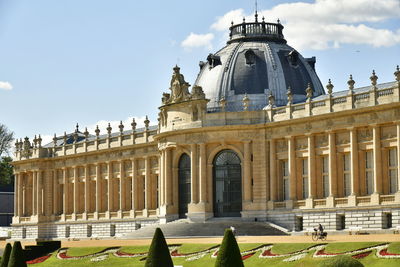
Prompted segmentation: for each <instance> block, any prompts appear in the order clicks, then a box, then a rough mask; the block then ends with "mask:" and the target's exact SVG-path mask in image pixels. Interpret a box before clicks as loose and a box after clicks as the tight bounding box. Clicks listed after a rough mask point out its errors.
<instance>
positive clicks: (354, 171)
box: [350, 128, 359, 196]
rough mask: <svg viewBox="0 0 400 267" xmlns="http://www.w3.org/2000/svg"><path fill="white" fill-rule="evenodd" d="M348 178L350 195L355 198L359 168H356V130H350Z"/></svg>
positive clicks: (357, 190) (357, 188)
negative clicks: (349, 177)
mask: <svg viewBox="0 0 400 267" xmlns="http://www.w3.org/2000/svg"><path fill="white" fill-rule="evenodd" d="M350 162H351V169H350V176H351V179H350V180H351V195H353V196H354V195H355V196H357V195H358V194H359V180H358V177H359V168H358V140H357V129H356V128H351V129H350Z"/></svg>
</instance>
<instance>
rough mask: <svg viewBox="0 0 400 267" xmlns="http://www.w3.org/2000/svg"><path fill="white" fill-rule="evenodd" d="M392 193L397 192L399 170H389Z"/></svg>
mask: <svg viewBox="0 0 400 267" xmlns="http://www.w3.org/2000/svg"><path fill="white" fill-rule="evenodd" d="M389 180H390V194H394V193H396V192H397V170H389Z"/></svg>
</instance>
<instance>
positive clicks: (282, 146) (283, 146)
mask: <svg viewBox="0 0 400 267" xmlns="http://www.w3.org/2000/svg"><path fill="white" fill-rule="evenodd" d="M276 148H277V151H278V152H285V151H288V143H287V141H286V140H279V141H277V142H276Z"/></svg>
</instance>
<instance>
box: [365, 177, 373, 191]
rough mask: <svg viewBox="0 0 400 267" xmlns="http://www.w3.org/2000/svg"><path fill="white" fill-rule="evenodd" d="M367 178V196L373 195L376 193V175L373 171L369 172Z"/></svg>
mask: <svg viewBox="0 0 400 267" xmlns="http://www.w3.org/2000/svg"><path fill="white" fill-rule="evenodd" d="M365 176H366V183H367V194H368V195H371V194H372V193H373V192H374V173H373V172H372V171H368V172H367V173H366V175H365Z"/></svg>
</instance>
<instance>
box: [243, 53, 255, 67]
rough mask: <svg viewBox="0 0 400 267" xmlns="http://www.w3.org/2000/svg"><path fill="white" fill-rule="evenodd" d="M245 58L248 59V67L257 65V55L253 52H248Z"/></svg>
mask: <svg viewBox="0 0 400 267" xmlns="http://www.w3.org/2000/svg"><path fill="white" fill-rule="evenodd" d="M244 56H245V58H246V65H254V64H256V54H255V53H254V51H253V50H251V49H250V50H247V51H246V52H245V53H244Z"/></svg>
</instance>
